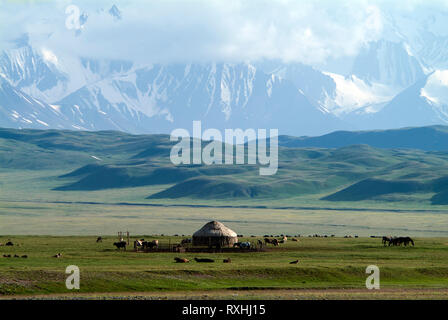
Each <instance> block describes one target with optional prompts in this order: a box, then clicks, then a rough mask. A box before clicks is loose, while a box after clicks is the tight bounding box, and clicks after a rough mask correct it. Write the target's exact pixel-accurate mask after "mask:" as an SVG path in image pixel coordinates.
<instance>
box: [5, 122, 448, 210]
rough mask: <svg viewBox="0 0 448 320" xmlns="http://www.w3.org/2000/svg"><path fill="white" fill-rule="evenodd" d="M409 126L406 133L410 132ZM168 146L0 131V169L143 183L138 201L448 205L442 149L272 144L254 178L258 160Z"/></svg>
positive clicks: (116, 136)
mask: <svg viewBox="0 0 448 320" xmlns="http://www.w3.org/2000/svg"><path fill="white" fill-rule="evenodd" d="M433 129H434V128H433ZM433 129H431V130H433ZM435 129H437V130H442V129H440V128H439V127H437V128H435ZM435 129H434V130H435ZM425 130H428V129H425ZM442 131H443V130H442ZM403 132H404V133H403V134H405V133H409V131H406V130H404V131H403ZM410 132H411V133H412V134H410V136H409V139H412V138H413V137H414V131H412V130H411V131H410ZM298 139H300V138H298ZM173 144H174V143H173V142H171V141H170V140H169V136H167V135H130V134H125V133H121V132H112V131H107V132H75V131H56V130H48V131H38V130H13V129H0V167H1V170H2V171H3V172H14V173H17V174H19V173H20V172H25V171H29V170H31V171H42V172H45V173H46V176H45V177H43V178H39V179H45V181H47V182H46V183H49V182H51V183H49V184H52V185H53V186H54V187H52V188H49V189H48V190H47V191H46V192H54V193H56V192H64V193H65V194H67V195H69V194H70V193H71V192H83V191H84V192H90V191H100V190H125V189H126V190H127V189H132V188H147V190H148V193H147V194H146V196H143V197H141V200H142V201H144V199H145V198H147V199H151V200H155V199H158V200H163V199H180V198H182V199H198V200H201V201H209V200H216V199H218V200H226V199H240V200H243V201H256V200H258V199H264V200H266V201H269V200H270V199H271V200H277V199H295V200H294V201H296V202H300V201H302V200H301V199H315V200H313V201H327V202H328V201H329V202H338V201H339V202H341V201H342V202H346V201H347V202H354V201H366V200H375V201H384V202H388V203H390V202H393V201H402V200H403V199H405V201H408V200H409V199H410V197H411V198H414V200H415V201H417V199H418V200H420V199H421V198H422V197H423V198H424V199H426V200H425V201H427V202H428V203H432V204H437V205H444V204H448V200H447V195H448V191H447V190H448V178H447V177H448V152H443V151H423V150H416V149H400V148H397V149H378V148H374V147H372V146H369V145H365V144H364V145H350V146H343V147H340V148H314V147H307V148H296V147H294V148H293V147H280V148H279V169H278V172H277V174H275V175H273V176H260V175H259V170H258V169H259V166H258V165H211V166H207V165H182V166H175V165H173V164H172V163H171V162H170V158H169V154H170V150H171V147H172V145H173ZM206 144H207V142H203V145H206ZM52 172H54V173H52ZM48 181H49V182H48ZM10 183H14V181H13V182H10ZM403 197H404V198H403ZM319 199H321V200H319Z"/></svg>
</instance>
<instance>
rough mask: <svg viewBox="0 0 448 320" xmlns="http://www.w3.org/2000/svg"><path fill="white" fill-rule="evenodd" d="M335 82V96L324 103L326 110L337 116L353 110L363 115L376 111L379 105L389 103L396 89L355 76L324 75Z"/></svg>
mask: <svg viewBox="0 0 448 320" xmlns="http://www.w3.org/2000/svg"><path fill="white" fill-rule="evenodd" d="M325 74H327V75H328V76H329V77H331V79H333V81H334V82H335V85H336V88H335V91H334V92H335V94H334V97H333V98H330V97H328V98H327V99H326V101H325V102H324V106H325V108H326V109H327V110H329V111H330V112H332V113H333V114H335V115H338V116H344V115H345V114H347V113H350V112H353V111H355V110H362V112H365V113H371V112H376V111H378V109H377V108H378V107H379V106H381V104H383V103H385V102H388V101H390V100H391V99H392V98H393V97H394V96H395V94H396V93H397V89H395V88H392V87H390V86H387V85H385V84H382V83H377V82H366V81H364V80H362V79H359V78H358V77H357V76H355V75H351V76H348V77H344V76H341V75H338V74H334V73H325Z"/></svg>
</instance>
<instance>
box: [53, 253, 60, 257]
mask: <svg viewBox="0 0 448 320" xmlns="http://www.w3.org/2000/svg"><path fill="white" fill-rule="evenodd" d="M53 258H62V253H58V254H55V255H54V256H53Z"/></svg>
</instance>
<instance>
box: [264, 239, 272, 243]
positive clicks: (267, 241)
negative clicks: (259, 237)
mask: <svg viewBox="0 0 448 320" xmlns="http://www.w3.org/2000/svg"><path fill="white" fill-rule="evenodd" d="M264 243H265V244H269V243H272V241H271V239H269V238H264Z"/></svg>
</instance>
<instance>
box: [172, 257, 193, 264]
mask: <svg viewBox="0 0 448 320" xmlns="http://www.w3.org/2000/svg"><path fill="white" fill-rule="evenodd" d="M174 261H176V263H188V262H190V260H188V259H186V258H177V257H176V258H174Z"/></svg>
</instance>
